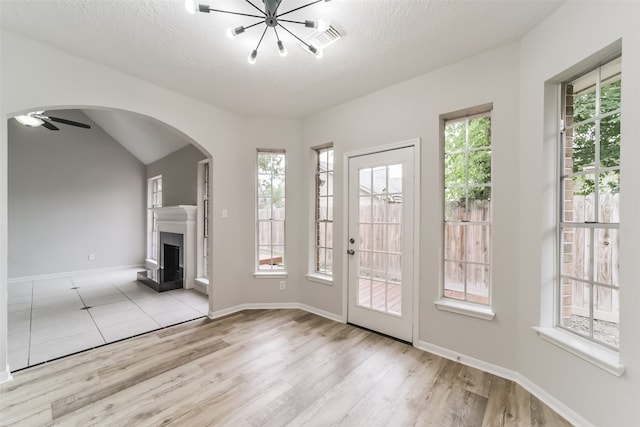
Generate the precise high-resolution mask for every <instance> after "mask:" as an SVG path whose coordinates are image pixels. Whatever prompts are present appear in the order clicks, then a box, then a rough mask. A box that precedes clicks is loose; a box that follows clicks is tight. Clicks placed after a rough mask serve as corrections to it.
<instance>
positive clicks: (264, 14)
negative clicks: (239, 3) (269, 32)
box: [244, 0, 267, 16]
mask: <svg viewBox="0 0 640 427" xmlns="http://www.w3.org/2000/svg"><path fill="white" fill-rule="evenodd" d="M244 1H246V2H247V3H249V4H250V5H251V6H253V7H254V9H256V10H257V11H258V12H260V13H261V14H262V15H263V16H267V14H266V13H264V11H263V10H262V9H260V8H259V7H258V6H256V5H255V4H253V3H252V2H251V0H244Z"/></svg>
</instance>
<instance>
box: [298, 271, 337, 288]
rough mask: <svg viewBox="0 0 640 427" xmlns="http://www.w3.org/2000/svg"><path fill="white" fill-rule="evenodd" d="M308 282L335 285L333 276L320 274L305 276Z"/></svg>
mask: <svg viewBox="0 0 640 427" xmlns="http://www.w3.org/2000/svg"><path fill="white" fill-rule="evenodd" d="M305 277H306V278H307V280H309V281H311V282H316V283H322V284H323V285H329V286H331V285H333V276H328V275H325V274H320V273H307V274H305Z"/></svg>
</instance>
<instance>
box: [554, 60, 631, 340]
mask: <svg viewBox="0 0 640 427" xmlns="http://www.w3.org/2000/svg"><path fill="white" fill-rule="evenodd" d="M616 59H618V58H614V59H613V60H611V61H607V62H605V63H603V64H599V65H598V66H596V67H595V68H589V69H587V70H586V71H585V72H583V73H580V74H579V75H577V76H576V77H575V78H572V79H569V80H566V81H565V82H563V83H562V84H561V91H560V93H561V99H560V105H561V110H560V123H561V125H560V137H559V141H560V143H559V144H558V146H559V151H560V152H559V156H558V157H559V160H560V167H559V174H558V177H557V178H556V182H557V186H558V187H557V188H558V190H557V194H558V196H559V200H558V206H559V208H560V212H558V226H557V228H556V229H557V236H556V239H557V244H558V257H559V259H558V260H557V262H556V265H557V268H558V271H557V277H558V283H556V286H555V288H556V289H555V299H556V303H555V305H556V313H555V326H556V327H557V328H559V329H562V330H564V331H567V332H569V333H571V334H575V335H576V336H579V337H581V338H584V339H587V340H589V341H592V342H593V343H595V344H597V345H600V346H603V347H606V348H608V349H609V350H612V351H615V352H618V351H619V348H618V347H615V346H613V345H611V344H608V343H606V342H605V341H602V340H598V339H596V338H595V337H594V328H595V326H594V324H595V314H594V310H595V308H594V305H595V298H594V288H595V287H596V286H599V287H602V288H609V289H611V290H612V291H613V290H615V291H618V292H619V291H620V286H619V284H618V285H615V284H610V285H609V284H605V283H600V282H598V281H597V280H596V279H595V278H594V270H595V268H594V265H593V262H595V258H596V255H597V254H596V252H595V244H593V243H594V242H595V236H596V235H597V234H598V232H599V231H605V230H612V231H614V232H615V233H618V231H619V228H620V223H619V222H607V223H605V222H600V212H599V209H594V218H593V221H584V222H577V221H572V220H569V219H565V215H564V207H565V200H564V198H565V185H564V179H565V178H571V177H573V176H574V173H573V172H572V173H571V174H570V175H565V168H566V167H568V166H566V165H565V159H566V156H565V149H566V147H565V145H566V135H567V131H568V130H570V129H574V128H575V127H579V126H583V125H587V124H590V123H593V125H594V130H595V135H594V166H593V169H592V170H590V171H589V174H591V173H593V176H594V180H595V184H594V186H595V188H596V189H597V188H599V181H600V174H601V173H606V172H611V171H617V172H618V173H619V172H620V164H619V163H618V166H613V167H602V165H601V164H600V163H601V162H600V125H601V122H602V121H603V120H606V119H607V118H609V117H612V116H615V115H616V114H619V115H621V113H622V108H621V106H620V107H618V108H617V109H616V110H613V111H608V112H605V113H601V112H600V90H601V83H602V80H603V78H602V76H601V69H602V67H603V66H605V65H607V64H609V63H610V62H612V61H614V60H616ZM594 71H595V73H596V82H595V85H596V86H595V110H596V111H595V116H594V117H593V118H591V119H588V120H583V121H582V122H578V123H571V124H568V122H567V118H566V110H567V107H566V96H567V93H566V91H567V85H568V83H569V82H572V81H575V80H576V79H578V78H580V77H581V76H584V75H588V74H590V73H592V72H594ZM620 120H622V119H620ZM620 137H621V135H620ZM618 160H619V159H618ZM586 175H587V173H586V172H580V173H577V174H575V176H586ZM599 193H600V192H599V191H597V190H596V191H594V193H593V194H594V199H595V202H594V205H595V206H599V201H598V200H599V197H600V194H599ZM568 228H569V229H574V230H577V229H582V230H584V231H583V232H584V233H585V234H587V233H588V235H589V236H590V237H589V241H590V242H591V243H592V244H591V245H590V258H591V262H592V264H591V265H590V267H591V268H586V269H587V270H588V275H589V277H588V278H577V277H575V276H572V275H570V274H565V273H564V272H563V264H564V262H563V257H564V256H565V254H564V250H563V248H564V245H565V242H564V239H563V232H564V230H565V229H568ZM565 280H573V281H578V282H580V283H582V284H584V285H585V286H587V287H588V289H589V309H588V321H589V334H580V333H578V332H577V331H575V330H573V329H571V328H569V327H567V326H565V325H563V322H562V317H563V313H562V310H563V298H564V295H563V293H564V284H565V283H564V282H565ZM619 326H620V325H619V324H618V327H619Z"/></svg>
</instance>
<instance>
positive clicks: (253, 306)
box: [208, 302, 347, 323]
mask: <svg viewBox="0 0 640 427" xmlns="http://www.w3.org/2000/svg"><path fill="white" fill-rule="evenodd" d="M283 309H285V310H286V309H290V310H304V311H306V312H308V313H312V314H315V315H318V316H320V317H324V318H326V319H329V320H333V321H334V322H338V323H347V319H346V318H345V317H344V316H339V315H337V314H335V313H331V312H329V311H325V310H321V309H319V308H316V307H312V306H310V305H307V304H301V303H297V302H281V303H277V302H276V303H248V304H239V305H234V306H233V307H228V308H224V309H222V310H218V311H209V314H208V317H209V319H211V320H214V319H218V318H220V317H224V316H228V315H230V314H234V313H238V312H240V311H243V310H283Z"/></svg>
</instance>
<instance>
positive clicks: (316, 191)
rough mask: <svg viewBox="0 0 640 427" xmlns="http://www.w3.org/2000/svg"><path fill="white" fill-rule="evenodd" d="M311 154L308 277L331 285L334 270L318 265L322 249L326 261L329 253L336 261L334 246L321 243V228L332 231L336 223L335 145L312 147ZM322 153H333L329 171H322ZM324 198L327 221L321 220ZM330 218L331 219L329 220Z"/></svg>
mask: <svg viewBox="0 0 640 427" xmlns="http://www.w3.org/2000/svg"><path fill="white" fill-rule="evenodd" d="M311 152H312V157H313V164H314V170H313V177H312V182H313V184H312V187H313V190H312V192H311V193H312V194H313V202H312V207H311V209H312V210H313V229H312V231H311V233H310V239H311V244H310V254H311V256H310V258H309V273H308V274H307V275H306V277H307V279H309V280H311V281H314V282H318V283H322V284H327V285H330V284H332V283H333V275H334V272H333V269H332V270H331V271H330V272H328V271H326V270H325V271H320V270H319V269H318V263H319V257H320V249H321V248H322V249H324V250H325V259H326V257H327V251H331V257H332V259H334V261H335V258H334V256H333V255H334V253H333V245H332V247H330V248H329V247H327V246H326V242H325V245H322V244H321V242H320V227H321V226H322V224H331V226H332V229H333V223H334V210H333V204H334V202H335V194H334V185H333V184H334V182H335V181H334V178H333V177H334V176H335V175H334V172H335V151H334V149H333V144H332V143H329V144H324V145H319V146H317V147H312V148H311ZM322 152H326V153H327V155H328V154H329V152H331V154H332V157H333V164H332V165H331V169H327V170H321V165H320V155H321V153H322ZM324 173H326V174H327V179H326V180H325V181H324V182H323V183H322V184H321V181H320V175H321V174H324ZM329 176H331V179H329ZM325 184H326V185H327V191H326V195H321V194H320V193H321V191H320V188H321V185H325ZM321 197H324V198H326V199H327V201H326V203H327V209H328V212H327V219H325V220H321V219H320V216H319V213H320V198H321ZM330 199H332V200H333V202H332V203H329V200H330ZM329 218H330V219H329ZM333 242H334V243H335V237H333Z"/></svg>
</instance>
